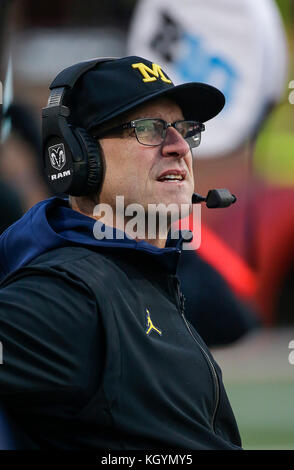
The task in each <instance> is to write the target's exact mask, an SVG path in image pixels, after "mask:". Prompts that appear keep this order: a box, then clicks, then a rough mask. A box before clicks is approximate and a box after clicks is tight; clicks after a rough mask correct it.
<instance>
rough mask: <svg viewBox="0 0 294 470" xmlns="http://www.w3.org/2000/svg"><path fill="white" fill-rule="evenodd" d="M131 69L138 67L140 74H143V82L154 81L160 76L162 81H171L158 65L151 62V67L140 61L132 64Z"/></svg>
mask: <svg viewBox="0 0 294 470" xmlns="http://www.w3.org/2000/svg"><path fill="white" fill-rule="evenodd" d="M132 67H133V69H139V71H140V72H141V74H142V75H143V77H144V78H143V82H154V81H155V80H157V79H158V78H160V79H161V80H162V81H163V82H166V83H172V81H171V80H169V79H168V78H167V77H166V76H165V75H164V73H163V71H162V70H161V67H160V65H158V64H152V69H151V68H150V67H148V65H146V64H143V63H142V62H140V63H138V64H132Z"/></svg>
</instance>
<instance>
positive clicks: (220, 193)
mask: <svg viewBox="0 0 294 470" xmlns="http://www.w3.org/2000/svg"><path fill="white" fill-rule="evenodd" d="M236 200H237V198H236V196H235V195H234V194H231V193H230V191H229V190H228V189H211V190H210V191H208V193H207V196H206V197H204V196H201V194H197V193H194V194H193V196H192V204H200V203H201V202H206V206H207V207H208V208H209V209H216V208H218V207H229V206H230V205H231V204H234V203H235V202H236Z"/></svg>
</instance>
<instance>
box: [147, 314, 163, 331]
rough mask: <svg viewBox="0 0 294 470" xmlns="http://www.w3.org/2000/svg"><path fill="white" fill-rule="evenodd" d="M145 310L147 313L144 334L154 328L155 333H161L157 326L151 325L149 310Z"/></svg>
mask: <svg viewBox="0 0 294 470" xmlns="http://www.w3.org/2000/svg"><path fill="white" fill-rule="evenodd" d="M146 312H147V315H146V319H147V330H146V335H149V334H150V333H151V331H152V330H155V331H156V333H158V334H159V335H160V336H161V335H162V331H160V330H159V329H158V328H156V327H155V326H154V325H153V323H152V320H151V318H150V312H149V310H148V308H146Z"/></svg>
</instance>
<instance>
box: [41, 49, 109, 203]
mask: <svg viewBox="0 0 294 470" xmlns="http://www.w3.org/2000/svg"><path fill="white" fill-rule="evenodd" d="M115 59H116V58H115V57H104V58H99V59H92V60H88V61H84V62H80V63H78V64H74V65H72V66H70V67H67V68H66V69H64V70H62V71H61V72H60V73H59V74H58V75H57V77H56V78H55V79H54V80H53V82H52V83H51V85H50V87H49V88H50V90H51V93H50V96H49V99H48V104H47V106H46V107H45V108H43V109H42V136H43V145H42V146H43V165H44V168H45V172H46V176H47V178H48V182H49V185H50V187H51V188H52V189H53V190H54V192H56V193H61V194H70V195H72V196H86V195H89V194H93V193H96V194H97V193H99V192H100V190H101V187H102V182H103V178H104V165H103V159H102V155H101V151H100V148H99V144H98V142H97V141H96V140H95V139H94V138H93V137H92V136H91V135H90V134H89V132H87V130H86V129H83V128H81V127H75V126H73V125H72V124H70V123H69V121H68V118H69V116H70V108H69V107H68V106H65V104H64V102H65V98H66V96H67V94H68V93H69V91H70V90H72V89H73V88H74V86H75V84H76V82H77V80H78V79H79V78H80V77H81V76H82V75H83V74H85V73H86V72H88V71H89V70H91V69H92V68H94V67H96V65H98V64H99V63H102V62H108V61H111V60H115Z"/></svg>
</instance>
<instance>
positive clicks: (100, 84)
mask: <svg viewBox="0 0 294 470" xmlns="http://www.w3.org/2000/svg"><path fill="white" fill-rule="evenodd" d="M158 97H168V98H171V99H172V100H173V101H174V102H175V103H177V104H178V105H179V106H180V108H181V109H182V112H183V115H184V117H185V119H191V120H196V121H200V122H206V121H208V120H209V119H211V118H213V117H214V116H216V115H217V114H218V113H219V112H220V111H221V110H222V108H223V107H224V104H225V98H224V95H223V94H222V93H221V91H219V90H218V89H217V88H215V87H213V86H211V85H208V84H205V83H197V82H191V83H186V84H182V85H177V86H175V85H174V84H173V82H172V80H171V79H170V77H169V76H168V75H167V74H166V73H165V72H164V71H163V70H162V68H161V67H160V65H158V64H156V63H154V62H151V61H149V60H146V59H144V58H142V57H137V56H130V57H123V58H118V59H112V60H107V61H105V62H100V63H99V64H97V65H96V66H95V67H94V68H92V69H90V70H88V71H87V72H86V73H85V74H83V75H82V76H81V77H80V78H79V79H78V81H77V83H76V84H75V86H74V88H73V89H72V90H71V91H70V92H69V94H68V98H67V100H66V101H67V104H68V106H69V108H70V110H71V116H70V121H71V122H72V123H73V124H74V125H78V126H81V127H84V128H85V129H87V130H90V129H91V128H93V127H96V126H98V125H100V124H104V123H106V122H107V121H109V120H110V119H113V118H114V117H117V116H119V115H120V114H122V113H124V112H126V111H129V110H131V109H133V108H135V107H136V106H138V105H140V104H142V103H145V102H148V101H150V100H152V99H154V98H158Z"/></svg>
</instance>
